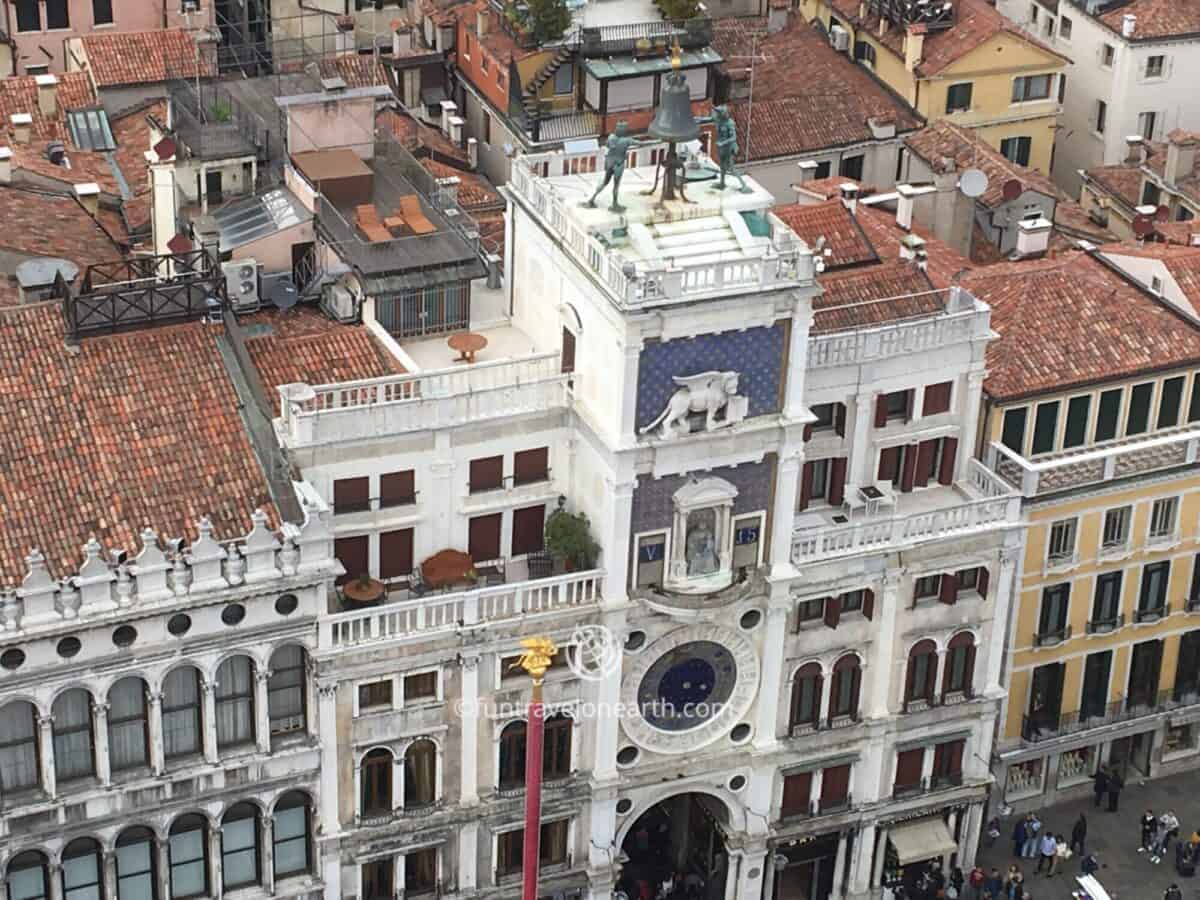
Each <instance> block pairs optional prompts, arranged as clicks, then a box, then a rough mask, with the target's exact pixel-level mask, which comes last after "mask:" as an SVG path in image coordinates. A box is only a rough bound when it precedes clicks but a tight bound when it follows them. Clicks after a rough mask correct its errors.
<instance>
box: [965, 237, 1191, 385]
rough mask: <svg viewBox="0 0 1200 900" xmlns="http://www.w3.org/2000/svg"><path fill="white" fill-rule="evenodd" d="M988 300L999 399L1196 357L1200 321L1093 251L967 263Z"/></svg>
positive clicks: (990, 364)
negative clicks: (1147, 290)
mask: <svg viewBox="0 0 1200 900" xmlns="http://www.w3.org/2000/svg"><path fill="white" fill-rule="evenodd" d="M960 283H961V284H962V286H963V287H965V288H966V289H967V290H969V291H970V292H971V293H972V294H974V295H975V296H976V297H978V298H979V299H980V300H983V301H984V302H985V303H987V304H988V305H989V306H990V307H991V308H992V328H994V329H995V330H996V331H998V332H999V333H1000V339H999V340H997V341H993V342H992V343H991V344H989V345H988V349H987V370H988V375H987V380H986V381H985V382H984V388H985V389H986V390H987V392H988V393H989V394H990V395H991V396H992V397H995V398H997V399H999V400H1010V399H1015V398H1018V397H1024V396H1027V395H1030V394H1037V393H1041V392H1044V391H1061V390H1064V389H1066V388H1069V387H1075V386H1078V385H1084V384H1090V383H1094V382H1099V381H1105V380H1109V379H1114V378H1123V377H1129V376H1132V375H1136V374H1138V373H1142V372H1151V371H1157V370H1162V369H1168V368H1174V367H1177V366H1183V365H1192V364H1195V363H1197V362H1200V327H1197V326H1196V325H1194V324H1192V323H1190V322H1189V321H1187V319H1185V318H1184V317H1183V316H1182V315H1180V314H1179V313H1177V312H1175V311H1174V310H1172V309H1171V308H1170V307H1169V306H1168V305H1167V304H1166V303H1165V302H1163V301H1160V300H1158V299H1155V298H1154V297H1151V296H1149V295H1148V294H1146V293H1145V292H1143V291H1141V290H1139V289H1138V288H1136V287H1134V286H1133V285H1132V284H1130V283H1129V282H1128V281H1126V280H1125V279H1124V278H1122V277H1121V276H1120V275H1118V274H1117V273H1115V272H1113V271H1112V270H1110V269H1109V268H1108V267H1106V266H1105V265H1104V264H1103V263H1101V262H1099V261H1098V260H1096V259H1094V258H1092V257H1091V256H1090V255H1089V254H1086V253H1082V252H1079V251H1069V252H1066V253H1063V254H1060V255H1058V256H1052V257H1045V258H1043V259H1037V260H1022V261H1020V262H1011V263H998V264H996V265H993V266H988V267H987V268H983V269H976V270H974V271H970V272H966V273H964V274H963V275H962V277H961V279H960Z"/></svg>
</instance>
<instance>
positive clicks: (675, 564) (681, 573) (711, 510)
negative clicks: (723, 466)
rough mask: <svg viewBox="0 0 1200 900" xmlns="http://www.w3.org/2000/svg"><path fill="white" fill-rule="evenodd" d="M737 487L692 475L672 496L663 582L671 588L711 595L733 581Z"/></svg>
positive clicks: (722, 479)
mask: <svg viewBox="0 0 1200 900" xmlns="http://www.w3.org/2000/svg"><path fill="white" fill-rule="evenodd" d="M737 493H738V491H737V488H736V487H735V486H734V485H732V484H730V483H729V482H728V481H726V480H725V479H724V478H716V477H708V478H703V479H696V478H694V477H693V478H692V479H691V480H690V481H689V482H688V483H687V484H685V485H684V486H683V487H681V488H680V489H679V490H677V491H676V492H675V493H674V495H673V496H672V498H671V501H672V506H674V512H675V514H674V523H673V526H672V531H671V534H672V538H671V551H670V552H671V556H670V562H669V565H668V566H667V574H666V578H665V581H664V584H663V587H665V588H666V589H667V590H669V591H676V592H678V593H683V594H707V593H712V592H714V591H719V590H721V589H723V588H726V587H728V586H729V585H730V584H731V583H732V581H733V568H732V560H733V502H734V500H735V499H736V497H737Z"/></svg>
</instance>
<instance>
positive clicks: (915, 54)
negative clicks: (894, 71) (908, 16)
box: [904, 24, 929, 72]
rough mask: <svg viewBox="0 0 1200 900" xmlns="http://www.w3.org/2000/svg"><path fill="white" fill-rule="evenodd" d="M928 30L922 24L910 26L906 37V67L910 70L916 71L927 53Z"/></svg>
mask: <svg viewBox="0 0 1200 900" xmlns="http://www.w3.org/2000/svg"><path fill="white" fill-rule="evenodd" d="M928 30H929V29H928V28H927V27H926V26H924V25H920V24H918V25H910V26H908V34H907V35H906V36H905V39H904V68H906V69H907V70H908V71H910V72H915V71H916V69H917V66H919V65H921V59H922V58H923V57H924V54H925V33H926V32H927V31H928Z"/></svg>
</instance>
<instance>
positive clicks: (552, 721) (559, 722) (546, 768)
mask: <svg viewBox="0 0 1200 900" xmlns="http://www.w3.org/2000/svg"><path fill="white" fill-rule="evenodd" d="M542 727H543V729H544V732H543V735H542V778H543V779H545V780H546V781H554V780H555V779H562V778H566V777H567V776H568V775H570V774H571V733H572V732H573V731H574V730H575V722H574V720H573V719H571V717H570V716H565V715H563V714H562V713H558V714H557V715H553V716H550V718H548V719H546V721H545V722H544V723H543V724H542Z"/></svg>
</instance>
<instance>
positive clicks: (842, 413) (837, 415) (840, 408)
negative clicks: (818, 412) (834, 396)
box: [833, 403, 846, 437]
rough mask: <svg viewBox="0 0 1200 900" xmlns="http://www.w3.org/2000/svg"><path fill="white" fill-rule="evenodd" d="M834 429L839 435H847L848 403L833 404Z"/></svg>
mask: <svg viewBox="0 0 1200 900" xmlns="http://www.w3.org/2000/svg"><path fill="white" fill-rule="evenodd" d="M833 430H834V431H835V432H836V433H837V436H838V437H845V436H846V404H845V403H835V404H833Z"/></svg>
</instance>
